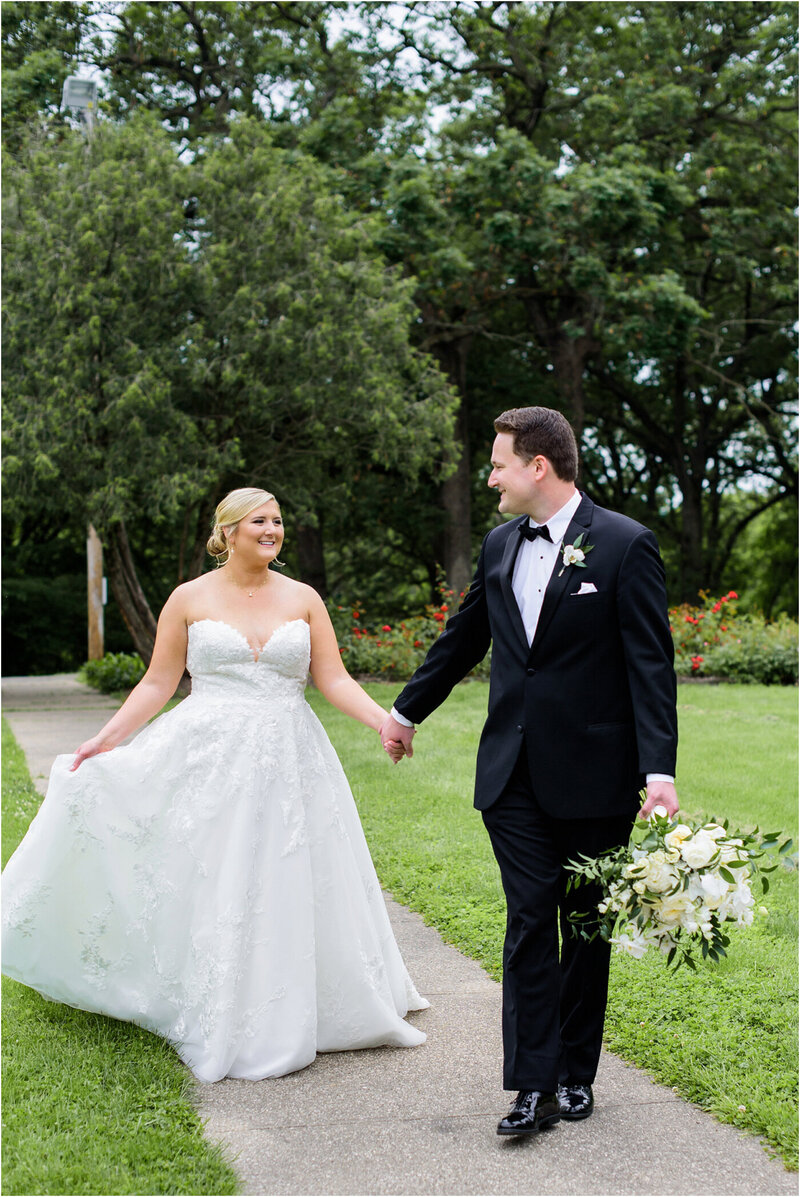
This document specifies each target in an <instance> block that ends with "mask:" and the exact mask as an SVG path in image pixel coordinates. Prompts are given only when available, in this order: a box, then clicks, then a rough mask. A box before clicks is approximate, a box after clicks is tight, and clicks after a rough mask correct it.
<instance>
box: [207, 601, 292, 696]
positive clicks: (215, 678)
mask: <svg viewBox="0 0 800 1197" xmlns="http://www.w3.org/2000/svg"><path fill="white" fill-rule="evenodd" d="M310 660H311V634H310V629H309V626H308V624H307V623H306V621H305V620H304V619H291V620H289V621H288V622H287V623H283V624H281V625H280V626H279V627H277V628H276V629H275V631H274V632H273V633H272V635H271V636H270V638H269V640H267V642H266V644H264V645H262V647H261V651H260V652H259V654H258V659H256V657H255V655H254V653H253V649H252V648H251V646H250V644H249V642H248V640H247V637H246V636H245V635H244V634H243V633H242V632H240V631H239V630H238V629H237V628H235V627H233V626H232V624H229V623H225V622H224V620H221V619H199V620H197V621H196V622H195V623H192V624H190V625H189V645H188V649H187V653H186V666H187V668H188V670H189V673H190V674H191V675H192V694H194V695H198V696H199V695H202V696H203V697H209V698H210V697H213V696H218V697H220V698H230V697H234V696H235V697H236V699H237V700H238V701H241V700H242V699H243V698H245V697H246V695H247V692H248V691H252V694H251V697H253V698H255V699H260V698H267V697H270V696H275V695H281V696H282V697H284V698H288V697H290V696H291V695H294V696H299V695H301V694H302V692H303V690H304V688H305V685H306V680H307V678H308V667H309V663H310Z"/></svg>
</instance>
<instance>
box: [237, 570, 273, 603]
mask: <svg viewBox="0 0 800 1197" xmlns="http://www.w3.org/2000/svg"><path fill="white" fill-rule="evenodd" d="M230 580H231V583H232V585H234V586H235V587H236V589H237V590H243V591H244V592H245V593H246V594H247V597H248V598H252V597H253V595H254V594H255V593H256V591H258V590H263V589H264V587H265V586H266V585H267V583H268V582H269V573H267V576H266V578H265V579H264V581H263V582H258V583H257V584H256V585H255V586H242V585H241V583H239V582H237V581H236V579H235V578H234V576H233V575H232V574H231V578H230Z"/></svg>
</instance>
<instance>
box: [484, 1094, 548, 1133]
mask: <svg viewBox="0 0 800 1197" xmlns="http://www.w3.org/2000/svg"><path fill="white" fill-rule="evenodd" d="M560 1118H561V1113H560V1111H559V1107H558V1098H557V1096H556V1095H555V1093H539V1091H538V1090H537V1089H523V1090H522V1092H521V1093H520V1094H519V1095H518V1097H517V1100H516V1101H515V1102H514V1104H513V1106H512V1107H511V1109H510V1110H509V1111H508V1113H507V1114H506V1116H505V1118H502V1119H501V1120H500V1122H499V1123H498V1124H497V1133H498V1135H532V1134H533V1133H534V1131H540V1130H545V1129H546V1128H547V1127H548V1126H554V1125H555V1124H556V1122H558V1121H559V1120H560Z"/></svg>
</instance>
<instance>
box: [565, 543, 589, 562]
mask: <svg viewBox="0 0 800 1197" xmlns="http://www.w3.org/2000/svg"><path fill="white" fill-rule="evenodd" d="M585 556H586V554H585V553H584V551H583V549H576V548H575V545H574V544H567V545H564V564H565V565H575V563H576V562H577V561H583V559H584V557H585Z"/></svg>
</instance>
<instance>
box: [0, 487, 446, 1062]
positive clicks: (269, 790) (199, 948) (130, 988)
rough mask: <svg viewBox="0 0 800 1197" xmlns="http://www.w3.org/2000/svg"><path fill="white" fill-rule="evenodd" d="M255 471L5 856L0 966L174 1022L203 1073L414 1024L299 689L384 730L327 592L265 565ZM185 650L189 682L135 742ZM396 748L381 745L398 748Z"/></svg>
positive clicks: (187, 1057) (307, 1055) (325, 751)
mask: <svg viewBox="0 0 800 1197" xmlns="http://www.w3.org/2000/svg"><path fill="white" fill-rule="evenodd" d="M283 535H284V533H283V523H282V520H281V513H280V509H279V507H278V504H277V502H276V501H275V499H274V497H273V496H272V495H271V494H269V492H268V491H264V490H259V489H256V488H245V489H241V490H235V491H232V492H231V493H230V494H229V495H227V497H226V498H225V499H223V500H222V502H221V503H220V504H219V506H218V508H217V513H216V523H215V525H214V530H213V533H212V536H211V538H210V540H209V542H208V549H209V552H210V553H211V554H212V556H214V557H216V558H217V563H218V564H221V568H219V569H217V570H214V571H212V572H211V573H208V574H204V575H203V576H202V577H199V578H196V579H194V580H193V581H191V582H187V583H185V584H184V585H182V586H178V588H177V589H176V590H174V591H173V592H172V594H171V595H170V597H169V599H168V600H167V602H166V604H165V606H164V609H163V611H162V613H161V617H160V619H159V623H158V633H157V636H156V642H155V647H154V650H153V658H152V661H151V663H150V667H149V669H148V670H147V673H146V674H145V676H144V678H143V679H142V681H141V682H140V683H139V685H138V686H137V687H136V688H135V689H134V690H133V691H132V693H131V694H130V696H129V698H128V699H127V701H126V702H125V703H124V704H123V706H122V707H121V708H120V709H119V710H118V711H117V712H116V714H115V715H114V716H113V717H112V718H111V719H110V720H109V722H108V723H107V724H106V725H105V727H104V728H103V729H102V730H101V731H100V732H98V734H97V735H96V736H94V737H93V739H91V740H87V741H86V743H84V744H81V746H80V748H79V749H78V751H77V752H76V754H75V756H74V758H71V757H69V756H59V757H57V758H56V761H55V763H54V765H53V769H52V773H51V775H50V783H49V787H48V792H47V797H46V798H45V800H44V802H43V804H42V807H41V809H40V811H39V813H38V815H37V816H36V818H35V819H34V821H33V823H32V824H31V826H30V829H29V831H28V834H27V835H26V837H25V839H24V840H23V842H22V844H21V845H20V846H19V848H18V849H17V851H16V853H15V854H14V856H13V857H12V858H11V860H10V862H9V864H8V866H7V868H6V870H5V873H4V874H3V972H5V973H6V974H7V975H8V976H10V977H14V978H15V979H16V980H18V981H21V982H22V983H23V984H25V985H30V986H32V987H33V988H34V989H37V990H39V991H40V992H41V993H42V994H44V995H45V996H46V997H48V998H52V999H55V1000H56V1001H58V1002H64V1003H66V1004H67V1005H70V1006H77V1007H79V1008H81V1009H84V1010H92V1011H95V1012H98V1013H101V1014H107V1015H110V1016H111V1017H113V1018H119V1019H125V1020H128V1021H131V1022H135V1023H138V1024H139V1025H140V1026H143V1027H146V1028H147V1029H148V1030H151V1031H154V1032H156V1033H157V1034H159V1035H162V1036H164V1037H165V1038H166V1039H168V1040H170V1041H171V1042H172V1043H173V1044H174V1046H175V1049H176V1050H177V1052H178V1054H179V1055H180V1057H181V1059H182V1060H184V1061H185V1062H186V1064H188V1065H189V1067H190V1068H191V1070H192V1071H193V1073H194V1074H195V1076H197V1077H198V1078H199V1080H201V1081H216V1080H219V1079H220V1078H222V1077H226V1076H229V1077H245V1078H248V1079H250V1080H259V1079H261V1078H263V1077H274V1076H282V1075H284V1074H285V1073H288V1072H293V1071H295V1070H296V1069H299V1068H304V1067H305V1066H306V1065H308V1064H310V1063H311V1062H312V1060H313V1059H314V1057H315V1055H316V1053H317V1052H318V1051H320V1052H329V1051H346V1050H349V1049H353V1048H362V1047H376V1046H378V1045H380V1044H393V1045H396V1046H403V1047H410V1046H414V1045H416V1044H419V1043H422V1042H424V1040H425V1035H424V1034H423V1033H422V1032H421V1031H419V1030H417V1029H416V1028H414V1027H412V1026H410V1025H409V1024H408V1023H406V1022H404V1021H403V1019H404V1016H405V1014H406V1013H407V1012H408V1011H409V1010H421V1009H423V1008H425V1007H426V1006H427V1005H428V1003H427V1002H426V1001H425V1000H424V998H421V997H420V996H419V994H418V993H417V992H416V990H415V988H414V986H413V984H412V983H411V980H410V978H409V976H408V973H407V972H406V969H405V966H404V964H403V961H402V959H401V956H400V952H399V950H398V947H397V944H396V943H395V940H394V936H393V934H392V930H391V927H390V925H389V920H388V916H387V914H386V908H385V905H384V902H383V897H382V894H381V890H380V886H379V884H378V879H377V877H376V875H375V870H374V868H373V865H372V861H371V859H370V855H369V850H368V848H367V845H366V841H365V839H364V834H363V832H362V830H361V824H360V822H359V819H358V814H357V812H356V808H355V804H354V802H353V798H352V795H351V793H350V789H349V787H348V784H347V780H346V778H345V776H344V773H343V771H342V768H341V765H340V764H339V760H338V758H337V756H336V754H335V752H334V750H333V748H332V746H331V744H330V742H329V740H328V738H327V736H326V735H325V732H324V731H323V728H322V725H321V724H320V722H319V720H318V719H317V718H316V716H315V715H314V713H313V712H312V710H311V708H310V707H309V706H308V704H307V703H306V701H305V698H304V693H303V692H304V688H305V684H306V680H307V675H308V672H309V670H310V673H311V677H312V678H313V681H314V684H315V685H316V686H317V688H318V689H319V690H320V691H321V692H322V694H323V695H324V696H325V697H326V698H327V699H328V700H329V701H330V702H331V703H333V705H334V706H336V707H338V709H339V710H340V711H343V712H344V713H345V714H347V715H351V716H353V718H355V719H358V720H360V722H362V723H364V724H366V725H367V726H368V727H371V728H374V729H375V730H378V728H379V727H380V725H381V723H382V722H383V720H384V719H385V712H384V711H383V710H382V709H381V707H380V706H378V704H377V703H375V702H373V701H372V699H371V698H370V697H369V696H368V695H367V694H366V693H365V691H364V690H362V689H361V687H360V686H359V685H358V683H357V682H355V681H354V680H353V679H352V678H351V677H350V676H349V674H348V673H347V672H346V670H345V668H344V666H343V664H342V660H341V657H340V654H339V649H338V646H337V643H336V637H335V635H334V631H333V627H332V625H331V621H330V618H329V616H328V613H327V611H326V609H325V606H324V604H323V602H322V600H321V599H320V597H319V595H318V594H316V592H315V591H314V590H312V589H311V588H310V587H309V586H306V585H304V584H302V583H300V582H296V581H293V580H291V579H289V578H286V577H284V576H282V575H281V574H279V573H276V572H275V571H274V570H271V569H270V568H269V566H270V565H271V563H272V562H273V561H276V559H277V557H278V554H279V552H280V548H281V544H282V542H283ZM184 668H188V670H189V672H190V673H191V675H192V693H191V695H190V696H189V697H188V698H186V699H185V700H184V701H183V702H181V703H180V704H179V705H178V706H176V707H175V708H174V709H173V710H171V711H169V712H167V713H166V714H164V715H161V717H160V718H158V719H156V720H155V721H154V722H153V723H151V724H150V725H149V726H147V727H145V729H144V731H142V732H140V734H139V735H138V736H137V737H136V738H135V739H134V740H133V741H132V742H131V743H129V744H127V745H123V746H121V745H122V741H123V740H125V739H126V737H128V736H129V735H130V734H131V733H132V732H134V731H136V729H137V728H140V727H141V726H142V725H143V724H145V723H146V722H147V720H149V719H151V718H152V717H153V716H154V715H155V714H157V712H158V711H160V710H161V708H162V707H163V705H164V703H165V702H166V701H167V700H168V699H169V698H170V697H171V695H172V694H173V693H174V691H175V688H176V686H177V685H178V682H179V680H180V678H181V676H182V674H183V671H184ZM397 747H398V751H397V753H396V754H395V759H397V758H399V756H400V755H401V754H402V748H401V747H400V746H397Z"/></svg>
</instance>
